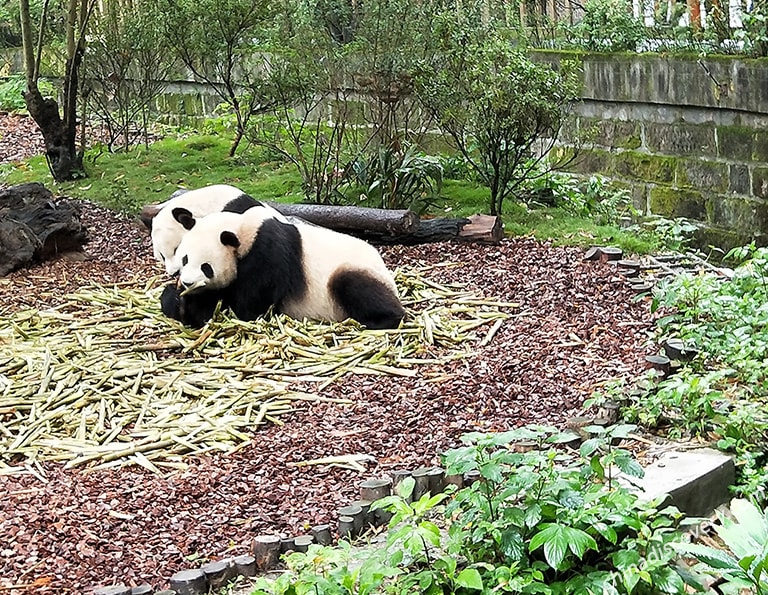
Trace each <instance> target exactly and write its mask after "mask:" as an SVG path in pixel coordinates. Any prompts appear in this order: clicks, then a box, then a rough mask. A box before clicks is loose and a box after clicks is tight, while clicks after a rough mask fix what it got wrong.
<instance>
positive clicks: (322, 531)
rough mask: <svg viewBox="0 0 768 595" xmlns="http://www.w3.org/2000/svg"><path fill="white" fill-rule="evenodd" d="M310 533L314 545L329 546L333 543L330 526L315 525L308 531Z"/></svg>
mask: <svg viewBox="0 0 768 595" xmlns="http://www.w3.org/2000/svg"><path fill="white" fill-rule="evenodd" d="M310 533H312V537H313V538H314V539H315V543H317V544H319V545H331V543H332V542H333V538H332V537H331V526H330V525H315V526H314V527H312V529H311V530H310Z"/></svg>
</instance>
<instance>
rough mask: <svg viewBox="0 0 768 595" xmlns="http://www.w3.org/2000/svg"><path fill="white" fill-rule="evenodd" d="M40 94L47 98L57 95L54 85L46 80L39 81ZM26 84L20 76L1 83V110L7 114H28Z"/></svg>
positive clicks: (13, 76)
mask: <svg viewBox="0 0 768 595" xmlns="http://www.w3.org/2000/svg"><path fill="white" fill-rule="evenodd" d="M39 87H40V92H41V93H42V94H43V96H45V97H53V96H55V95H56V89H55V88H54V86H53V84H51V83H50V81H48V80H46V79H40V81H39ZM25 90H26V82H25V81H24V77H23V76H22V75H20V74H18V75H11V76H9V77H8V78H6V79H5V81H3V82H2V83H0V110H3V111H7V112H26V111H27V105H26V103H24V91H25Z"/></svg>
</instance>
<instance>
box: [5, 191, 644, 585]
mask: <svg viewBox="0 0 768 595" xmlns="http://www.w3.org/2000/svg"><path fill="white" fill-rule="evenodd" d="M82 210H83V219H84V221H85V222H86V224H87V225H88V226H89V229H90V230H91V238H92V240H91V243H90V244H89V245H88V251H89V253H90V259H88V260H85V261H82V262H78V261H73V260H66V259H59V260H57V261H55V262H51V263H45V264H41V265H38V266H35V267H34V268H31V269H29V270H24V271H17V272H15V273H12V274H11V275H9V276H8V277H6V278H4V279H0V295H2V300H1V301H0V319H1V318H2V315H3V313H7V312H10V311H13V310H15V309H18V308H25V307H30V306H32V307H47V306H50V305H54V304H56V303H58V301H60V297H59V296H61V295H62V294H64V293H65V292H72V291H74V290H75V289H77V288H78V287H80V286H82V285H84V284H87V283H90V282H91V281H98V282H102V283H110V282H123V281H132V282H135V283H136V284H137V285H140V286H143V284H144V283H145V282H146V280H147V279H148V278H149V277H151V276H154V275H156V274H158V273H159V272H160V268H159V266H158V265H156V264H155V263H153V262H152V260H151V250H150V243H149V240H148V238H147V236H146V233H145V232H144V231H143V230H142V229H140V228H139V226H138V224H136V223H135V222H133V221H131V220H128V219H125V218H121V217H117V216H115V215H113V214H111V213H109V212H107V211H104V210H103V209H100V208H97V207H94V206H93V205H89V204H87V203H84V204H82ZM382 251H383V253H384V255H385V259H386V261H387V262H388V264H390V265H391V266H393V267H394V266H397V265H414V266H418V265H422V264H428V263H432V264H435V263H444V262H453V263H458V266H453V267H436V268H434V269H433V270H431V271H430V272H429V273H428V276H430V277H431V278H433V279H434V280H436V281H438V282H440V283H448V282H458V283H465V284H467V286H468V287H469V288H470V289H472V290H473V291H475V292H477V293H480V294H482V295H485V296H487V297H496V298H500V299H502V300H505V301H510V302H518V303H519V304H520V307H519V308H517V309H516V310H514V311H513V312H512V313H513V314H514V316H513V317H512V318H511V319H509V320H507V321H505V322H504V324H503V325H502V327H501V329H500V330H499V332H498V333H497V334H496V336H495V337H494V339H493V340H492V341H491V342H490V344H488V345H487V346H485V347H478V348H477V349H476V351H475V353H474V355H472V356H470V357H467V358H466V359H464V360H461V361H454V362H452V363H451V364H449V365H444V366H439V367H438V366H424V367H422V368H419V374H418V375H417V376H414V377H412V378H402V377H397V378H393V377H381V376H379V377H372V376H348V377H345V378H343V379H341V380H340V381H338V382H336V383H334V384H332V385H330V386H329V387H327V388H326V389H325V393H324V394H326V395H328V396H333V397H345V398H348V399H351V400H352V401H353V402H354V404H353V405H336V404H328V403H317V404H310V405H308V406H307V407H306V408H305V409H303V410H301V411H299V412H296V413H293V414H290V415H287V416H281V418H282V419H283V420H284V421H285V422H286V423H285V425H282V426H269V427H267V428H266V429H264V430H262V431H258V432H257V433H255V435H254V438H253V442H252V444H251V445H250V446H248V447H246V448H244V449H242V450H240V451H239V452H237V453H236V454H233V455H229V456H223V455H222V456H210V457H202V458H189V459H187V461H188V463H189V467H188V469H187V470H185V471H178V472H176V473H172V474H170V475H167V476H164V477H159V476H156V475H153V474H151V473H149V472H148V471H144V470H142V469H137V468H134V467H131V468H124V469H122V470H112V471H102V472H93V473H88V472H83V471H80V470H75V471H65V470H63V469H62V467H61V466H60V465H57V464H53V463H46V464H44V465H43V469H44V471H45V480H44V481H42V480H41V479H38V478H36V477H34V476H32V475H18V476H0V591H2V592H3V593H9V594H10V595H18V594H21V593H61V594H64V593H67V594H69V593H87V592H88V589H89V588H90V587H92V586H94V585H108V584H112V583H113V581H117V582H124V583H126V584H134V585H138V584H141V583H144V582H149V583H152V584H153V585H155V587H157V588H162V587H166V588H167V583H166V582H165V581H166V580H167V579H168V577H170V576H171V575H172V574H173V573H174V572H176V571H177V570H180V569H184V568H191V567H196V566H198V565H199V564H201V563H202V561H205V560H209V559H216V558H219V557H224V556H231V555H238V554H242V553H247V544H248V542H249V540H250V538H252V537H253V536H255V535H257V534H260V533H265V532H275V531H282V532H285V533H287V534H289V535H295V534H299V533H303V532H305V531H306V530H307V528H308V527H309V526H311V525H315V524H318V523H326V522H327V523H331V525H332V526H333V525H334V522H335V517H336V515H335V511H336V509H337V508H339V507H341V506H344V505H346V504H348V503H349V502H350V501H351V500H354V499H356V498H357V497H358V493H357V488H356V486H357V484H358V483H359V482H360V481H362V480H364V479H367V478H369V477H374V476H376V475H378V474H382V473H385V472H387V471H388V470H391V469H395V468H407V469H413V468H416V467H418V466H422V465H427V464H435V463H437V462H438V458H437V453H439V452H441V451H444V450H445V449H447V448H451V447H454V446H457V445H458V444H459V437H460V436H461V435H462V434H464V433H466V432H469V431H493V430H505V429H508V428H512V427H517V426H521V425H523V424H527V423H547V424H562V423H563V422H564V420H566V419H567V417H569V416H572V415H575V414H576V413H577V412H578V411H579V408H580V406H581V404H582V403H583V401H584V399H585V398H586V397H588V396H589V395H590V394H591V393H592V391H593V390H594V389H595V388H596V387H597V386H598V385H600V384H601V383H603V382H604V381H606V380H608V379H611V378H616V377H629V376H631V375H633V374H635V373H637V372H639V371H640V370H641V369H642V367H643V358H644V356H645V355H646V354H647V353H648V352H649V351H650V350H651V349H650V346H649V345H648V343H647V336H648V331H649V330H650V328H651V316H650V315H649V313H648V303H647V301H639V302H637V301H634V300H633V294H632V292H631V290H629V289H628V288H627V287H626V286H625V285H624V282H623V281H622V280H621V279H620V278H619V277H618V276H617V275H616V274H615V273H614V272H612V270H611V269H610V268H609V267H608V266H605V265H600V264H597V263H585V262H582V260H581V257H582V251H581V250H578V249H574V248H557V247H553V246H551V245H548V244H542V243H539V242H537V241H535V240H533V239H529V238H518V239H513V240H505V241H504V242H503V243H502V244H501V245H499V246H478V245H458V244H432V245H424V246H416V247H407V248H406V247H391V248H386V249H383V250H382ZM358 453H363V454H369V455H372V456H374V457H375V458H376V461H377V462H376V463H370V464H368V471H367V472H366V473H362V474H361V473H358V472H355V471H351V470H345V469H339V468H330V467H326V466H317V465H312V466H304V467H293V466H288V463H290V462H297V461H305V460H309V459H314V458H320V457H326V456H331V455H344V454H358Z"/></svg>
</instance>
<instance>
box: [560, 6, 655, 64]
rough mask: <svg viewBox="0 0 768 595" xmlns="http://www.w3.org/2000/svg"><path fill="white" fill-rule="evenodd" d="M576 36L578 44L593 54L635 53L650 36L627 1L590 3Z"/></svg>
mask: <svg viewBox="0 0 768 595" xmlns="http://www.w3.org/2000/svg"><path fill="white" fill-rule="evenodd" d="M573 33H574V35H575V37H576V38H577V39H578V42H577V43H579V45H581V46H582V47H584V49H587V50H590V51H593V52H634V51H636V50H637V46H638V44H639V43H640V42H641V41H642V40H643V39H645V38H646V34H647V32H646V30H645V26H644V25H643V23H642V22H641V21H640V20H639V19H636V18H635V17H634V16H633V15H632V6H631V5H630V4H628V3H627V2H625V1H624V0H587V2H586V4H585V5H584V17H583V18H582V20H581V21H580V22H579V23H578V25H576V26H575V27H574V30H573Z"/></svg>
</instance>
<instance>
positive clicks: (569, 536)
mask: <svg viewBox="0 0 768 595" xmlns="http://www.w3.org/2000/svg"><path fill="white" fill-rule="evenodd" d="M563 532H564V534H565V536H566V540H567V543H568V548H569V549H570V550H571V551H572V552H573V553H574V555H576V556H578V558H579V559H581V558H583V557H584V552H586V551H587V550H588V549H589V550H597V542H595V540H594V539H593V537H592V536H591V535H590V534H589V533H586V532H585V531H582V530H581V529H576V528H575V527H563Z"/></svg>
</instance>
